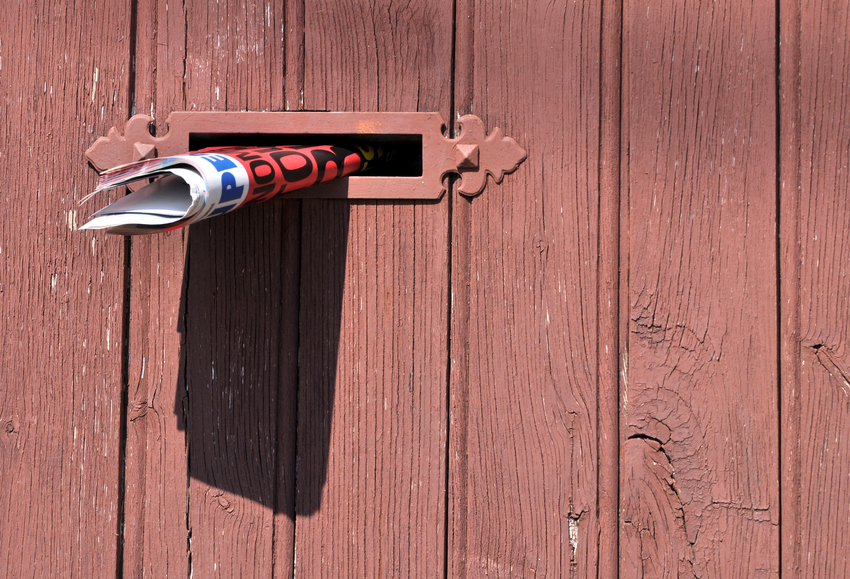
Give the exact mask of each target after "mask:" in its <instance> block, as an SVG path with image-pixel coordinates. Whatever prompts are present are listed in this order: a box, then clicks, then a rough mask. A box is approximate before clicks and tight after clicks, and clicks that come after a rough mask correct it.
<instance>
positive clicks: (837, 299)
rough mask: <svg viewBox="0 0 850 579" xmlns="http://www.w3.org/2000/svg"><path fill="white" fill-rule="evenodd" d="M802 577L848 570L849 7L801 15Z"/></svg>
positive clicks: (830, 6)
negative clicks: (844, 538) (843, 538)
mask: <svg viewBox="0 0 850 579" xmlns="http://www.w3.org/2000/svg"><path fill="white" fill-rule="evenodd" d="M801 30H802V34H801V43H800V54H801V65H800V87H801V91H800V105H801V110H802V113H801V143H800V144H801V147H800V159H801V189H800V212H799V214H798V215H799V220H800V223H799V240H800V270H799V271H800V290H799V291H800V293H799V296H800V301H799V303H800V339H801V344H800V355H799V356H800V357H799V360H800V370H799V379H800V382H799V392H800V394H799V408H800V430H799V431H800V432H801V433H802V439H801V441H800V448H799V450H798V452H797V453H796V457H797V459H798V460H797V463H796V464H797V465H798V468H799V469H800V497H799V503H798V504H799V507H800V509H801V511H800V514H799V517H800V518H799V521H800V523H799V524H800V526H799V528H798V529H797V530H798V531H799V536H798V539H799V541H800V576H801V577H844V576H847V575H850V554H848V552H847V549H846V548H845V547H846V545H845V541H843V540H842V539H841V537H845V536H846V535H847V533H848V531H850V477H848V473H850V431H848V425H850V179H848V170H850V128H848V127H850V93H848V90H847V86H848V83H850V71H849V70H848V66H850V47H848V42H850V7H848V6H847V5H846V4H843V3H835V2H806V3H804V4H803V7H802V14H801Z"/></svg>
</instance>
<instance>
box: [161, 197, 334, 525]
mask: <svg viewBox="0 0 850 579" xmlns="http://www.w3.org/2000/svg"><path fill="white" fill-rule="evenodd" d="M304 203H305V204H308V203H322V204H325V205H326V207H325V208H324V209H326V210H327V219H325V220H323V222H322V223H321V224H320V225H318V227H319V228H321V229H323V231H322V232H312V233H310V232H304V235H305V236H306V238H307V239H309V240H311V241H312V243H310V244H305V246H304V247H303V248H302V245H301V239H302V232H301V209H302V203H301V202H299V201H286V202H273V203H267V204H263V205H258V206H254V207H249V208H246V209H243V210H240V211H237V212H235V213H232V214H228V215H225V216H223V217H220V218H216V219H212V220H208V221H204V222H201V223H198V224H196V225H193V226H192V227H191V230H190V232H189V245H188V250H187V251H188V258H187V262H186V270H187V273H186V275H184V288H183V292H182V297H181V310H182V315H181V316H180V319H181V320H183V324H184V327H183V328H181V329H180V330H181V334H182V336H183V344H182V348H181V349H182V352H183V355H182V360H181V363H182V365H183V367H184V368H185V370H184V371H183V372H182V373H181V374H182V378H181V379H182V380H183V381H184V382H185V387H181V386H180V385H178V388H177V392H178V394H177V397H176V400H175V406H174V409H175V413H176V414H177V415H178V417H179V419H178V422H179V427H180V428H181V429H184V430H185V431H186V441H187V446H188V461H189V510H190V521H191V520H193V519H194V520H198V519H197V518H196V517H195V516H193V514H192V512H193V511H197V510H198V509H201V510H202V511H203V510H206V511H208V510H209V509H213V510H216V509H218V508H219V507H221V508H223V509H224V510H225V511H227V512H233V511H234V510H235V511H238V512H239V514H240V515H241V516H245V515H246V512H247V511H254V510H256V509H257V507H256V505H255V506H251V505H248V504H244V501H241V500H240V499H239V497H242V498H245V499H249V500H250V501H253V503H259V505H261V506H262V507H266V509H260V512H263V511H265V512H267V509H268V508H273V510H274V512H275V513H284V514H286V515H287V516H288V517H289V518H290V519H293V520H294V518H295V511H296V507H295V504H296V464H298V467H297V468H298V473H297V476H298V479H299V484H298V498H297V500H298V514H299V515H310V514H313V513H314V512H316V511H317V510H318V508H319V505H320V501H321V495H322V489H323V487H324V484H325V480H326V478H327V464H328V448H329V440H330V425H331V415H332V411H333V400H334V389H335V380H336V374H337V372H336V363H337V351H338V346H339V333H340V312H341V304H342V295H343V284H344V277H345V260H346V246H347V238H348V212H349V207H348V204H347V203H345V202H339V201H336V202H328V201H304ZM314 227H315V226H314ZM317 233H318V234H317ZM308 245H309V247H308ZM302 258H303V260H302ZM300 437H303V439H302V440H300V441H299V438H300ZM297 448H301V449H304V450H305V454H306V455H307V456H306V457H298V459H297V460H296V452H297ZM240 505H241V506H240ZM196 514H198V513H196ZM257 516H260V517H261V518H264V516H262V515H261V514H260V513H257ZM200 517H201V520H202V519H203V518H204V515H203V514H202V513H201V514H200Z"/></svg>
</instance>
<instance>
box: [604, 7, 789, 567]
mask: <svg viewBox="0 0 850 579" xmlns="http://www.w3.org/2000/svg"><path fill="white" fill-rule="evenodd" d="M776 16H777V15H776V13H775V5H774V4H773V3H770V2H752V3H739V2H721V3H719V4H717V5H714V6H711V7H705V8H701V9H696V8H694V9H689V8H688V7H687V5H684V4H682V3H679V2H636V1H630V2H629V3H628V7H627V9H626V11H625V14H624V18H625V20H624V27H625V28H628V29H629V40H628V43H626V44H624V58H625V59H626V60H628V61H629V67H630V78H629V89H628V91H627V92H625V93H624V95H623V99H624V103H626V104H625V106H626V107H628V109H629V122H628V124H627V125H625V126H624V127H623V130H624V132H627V133H628V143H629V145H628V156H629V157H628V181H627V183H628V188H629V204H628V220H629V240H630V242H629V250H628V291H627V294H626V296H627V298H626V299H628V300H629V325H628V338H627V342H626V351H625V352H624V353H623V355H624V361H623V367H624V368H623V374H624V376H626V378H625V380H624V390H623V416H622V420H623V422H624V426H625V428H626V431H625V434H626V439H625V440H624V441H623V444H622V451H623V457H624V458H623V460H624V465H623V470H622V472H621V479H622V484H621V490H622V493H621V497H622V501H621V505H620V507H621V513H622V526H621V535H620V545H621V550H620V553H621V571H622V572H623V574H625V575H631V574H632V573H634V574H635V575H637V574H638V573H639V572H640V573H643V574H645V575H649V576H691V575H693V576H696V577H758V576H770V575H775V574H776V573H777V572H778V568H779V527H778V523H779V481H778V474H779V465H778V452H777V450H778V444H779V437H778V424H779V420H778V418H779V417H778V415H777V412H778V401H777V392H778V376H777V366H778V359H777V335H778V330H777V313H776V312H777V309H776V303H777V269H776V268H777V257H776V246H777V241H776V239H777V238H776V235H777V229H776V218H777V216H776V204H777V198H776V182H777V181H776V169H777V167H776V154H777V153H776V151H777V142H776V106H777V105H776V90H777V89H776V74H775V72H776V61H775V57H776V38H775V31H776V20H775V19H776Z"/></svg>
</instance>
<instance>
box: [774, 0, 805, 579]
mask: <svg viewBox="0 0 850 579" xmlns="http://www.w3.org/2000/svg"><path fill="white" fill-rule="evenodd" d="M778 6H779V33H780V43H779V137H780V140H779V251H780V254H779V297H780V299H779V332H780V335H779V356H780V358H779V364H780V365H779V375H780V399H779V420H780V430H779V436H780V454H779V461H780V491H781V521H782V525H781V543H780V554H781V561H780V562H781V568H780V573H781V574H782V576H783V577H788V578H798V577H801V575H800V562H801V561H800V547H801V544H802V537H801V535H800V517H801V514H802V513H801V508H800V506H801V505H800V478H801V474H802V473H801V472H800V466H799V465H800V452H801V450H802V448H801V447H802V444H801V442H802V441H801V439H800V402H801V401H800V370H801V366H800V353H801V352H800V217H799V215H800V169H801V167H800V117H801V111H800V3H799V1H798V0H782V1H781V2H779V4H778Z"/></svg>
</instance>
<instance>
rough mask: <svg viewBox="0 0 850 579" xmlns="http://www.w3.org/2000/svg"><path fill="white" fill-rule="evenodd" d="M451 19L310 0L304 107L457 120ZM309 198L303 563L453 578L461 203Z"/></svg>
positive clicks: (315, 571) (301, 462) (331, 570)
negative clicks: (451, 248)
mask: <svg viewBox="0 0 850 579" xmlns="http://www.w3.org/2000/svg"><path fill="white" fill-rule="evenodd" d="M451 26H452V5H451V2H438V3H434V2H412V3H395V2H378V3H377V4H374V3H366V2H355V3H345V4H340V3H337V2H320V1H316V2H308V3H306V7H305V58H306V61H305V66H304V70H305V83H304V107H305V108H306V109H308V110H382V111H391V110H406V111H415V110H423V111H438V112H440V113H441V114H442V115H443V117H444V118H449V115H450V106H449V105H450V95H451V33H452V29H451ZM303 203H304V215H303V231H304V234H303V238H302V249H303V259H302V286H301V295H302V309H301V348H300V364H301V365H300V372H299V404H298V461H297V464H298V474H297V477H298V478H297V480H298V482H297V488H298V491H297V492H298V495H297V501H296V513H297V514H296V530H295V535H296V553H297V556H296V575H298V576H310V577H316V576H329V577H383V576H403V577H404V576H410V575H420V574H427V575H436V576H439V575H442V574H443V566H444V545H445V501H446V495H445V492H446V491H445V479H446V474H445V465H446V456H445V452H446V432H447V426H448V424H447V407H446V406H447V404H446V401H447V391H446V388H447V380H446V369H447V357H448V345H447V328H448V319H447V317H448V307H449V304H448V299H449V294H448V292H449V274H448V224H449V221H448V219H449V214H448V200H447V199H445V198H444V199H443V200H441V201H440V202H438V203H375V202H365V203H350V205H349V204H346V203H344V202H343V203H340V202H333V201H313V200H311V201H307V200H305V201H304V202H303ZM349 207H350V209H349Z"/></svg>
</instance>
